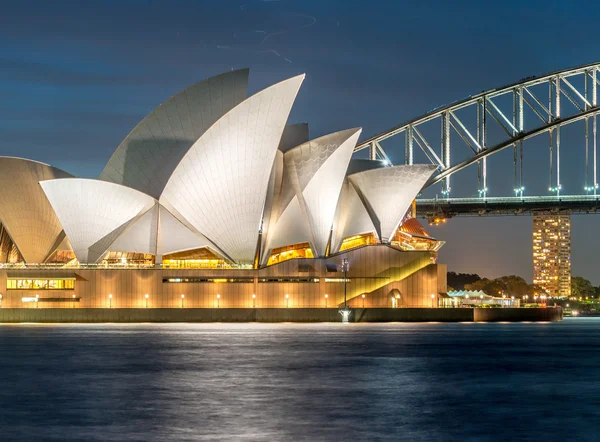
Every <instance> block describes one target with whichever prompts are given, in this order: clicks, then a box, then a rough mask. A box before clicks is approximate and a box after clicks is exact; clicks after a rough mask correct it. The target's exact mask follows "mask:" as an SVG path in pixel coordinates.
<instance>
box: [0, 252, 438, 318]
mask: <svg viewBox="0 0 600 442" xmlns="http://www.w3.org/2000/svg"><path fill="white" fill-rule="evenodd" d="M342 257H347V258H348V260H349V262H350V271H349V272H348V279H350V282H349V283H348V284H347V290H348V299H352V298H353V297H357V296H360V295H361V294H363V293H370V292H372V291H373V290H377V289H379V288H381V287H383V286H385V285H387V284H389V283H391V282H395V281H403V280H404V279H406V278H409V277H411V275H413V274H416V273H418V272H419V271H420V270H421V269H424V268H425V267H427V266H431V265H432V264H431V263H432V259H433V258H432V256H431V254H430V253H429V252H404V251H400V250H397V249H394V248H392V247H389V246H386V245H373V246H367V247H362V248H358V249H355V250H351V251H349V252H346V253H344V254H342V255H337V256H331V257H329V258H326V259H294V260H290V261H286V262H283V263H281V264H277V265H274V266H271V267H267V268H264V269H259V270H224V269H215V270H197V269H189V270H186V269H177V270H170V269H135V268H129V269H124V268H121V269H120V268H110V269H93V270H92V269H85V268H75V269H48V268H42V269H30V268H27V269H0V293H2V295H3V299H2V306H3V307H6V308H31V309H35V308H36V305H35V303H23V302H22V301H21V298H22V297H35V295H36V294H39V296H40V302H39V305H38V307H39V308H65V309H73V308H106V307H108V306H109V303H110V305H111V306H112V307H113V308H144V307H145V304H146V299H145V294H146V293H147V294H148V295H149V299H148V306H149V307H150V308H181V294H184V295H185V299H184V306H185V307H187V308H216V307H217V303H218V304H219V307H221V308H248V307H253V299H252V294H256V301H255V303H256V304H255V305H256V307H263V308H265V307H267V308H285V307H301V308H323V307H325V306H326V305H327V306H329V307H333V306H337V305H340V304H341V303H343V300H344V282H343V276H344V275H343V273H341V272H339V271H335V267H336V265H337V266H339V265H340V264H341V260H342ZM433 266H434V267H435V266H436V265H435V264H433ZM332 268H333V271H331V270H332ZM431 272H432V273H427V276H425V274H422V275H423V277H424V278H428V280H427V281H420V280H419V278H420V277H421V276H418V277H417V276H414V277H412V278H410V280H409V282H407V283H406V284H404V285H403V286H402V287H403V288H402V290H403V293H405V294H406V295H407V296H408V295H409V294H410V296H412V298H411V299H412V300H411V305H419V306H427V305H428V304H427V302H430V300H429V301H428V300H427V296H430V293H433V292H434V291H435V287H434V286H433V285H432V284H433V282H432V280H431V278H432V277H433V276H432V275H434V272H433V270H431ZM9 276H10V277H18V278H22V279H28V278H30V279H36V278H44V277H46V278H60V277H71V278H72V277H75V278H76V281H75V290H71V291H52V290H45V291H44V290H6V287H7V285H6V280H7V278H8V277H9ZM189 277H196V278H198V277H200V278H218V279H230V278H236V279H239V278H250V279H251V282H227V283H215V282H200V283H184V282H181V283H168V282H163V279H167V278H189ZM268 278H271V279H275V278H280V279H282V281H281V282H260V280H261V279H268ZM291 278H302V279H306V280H309V279H318V280H319V281H318V282H293V281H285V280H286V279H288V280H289V279H291ZM73 294H75V295H76V297H77V298H78V299H79V301H80V302H70V301H69V302H54V303H53V302H44V299H45V298H55V297H63V298H71V297H72V295H73ZM109 294H112V295H113V297H112V301H109V299H108V295H109ZM217 294H220V296H221V298H220V299H219V301H217ZM286 294H288V295H289V297H288V298H287V301H286V297H285V295H286ZM325 294H327V295H328V298H327V300H326V299H325ZM382 306H383V305H382Z"/></svg>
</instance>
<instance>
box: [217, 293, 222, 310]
mask: <svg viewBox="0 0 600 442" xmlns="http://www.w3.org/2000/svg"><path fill="white" fill-rule="evenodd" d="M220 306H221V294H219V293H217V308H219V307H220Z"/></svg>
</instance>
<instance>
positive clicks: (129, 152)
mask: <svg viewBox="0 0 600 442" xmlns="http://www.w3.org/2000/svg"><path fill="white" fill-rule="evenodd" d="M303 80H304V75H299V76H296V77H293V78H290V79H288V80H285V81H282V82H280V83H277V84H275V85H273V86H270V87H268V88H266V89H264V90H262V91H260V92H258V93H256V94H255V95H253V96H251V97H250V98H245V97H246V91H247V86H248V70H246V69H243V70H239V71H232V72H228V73H225V74H222V75H218V76H216V77H213V78H209V79H207V80H204V81H202V82H200V83H198V84H196V85H194V86H191V87H189V88H187V89H185V90H184V91H182V92H181V93H179V94H177V95H175V96H174V97H172V98H171V99H169V100H167V101H166V102H165V103H163V104H162V105H161V106H159V107H158V108H156V109H155V110H154V111H153V112H152V113H151V114H150V115H148V116H147V117H146V118H145V119H144V120H143V121H142V122H140V123H139V124H138V125H137V126H136V127H135V128H134V129H133V131H132V132H131V133H130V134H129V135H128V136H127V138H126V139H125V140H124V141H123V142H122V143H121V144H120V145H119V148H118V149H117V150H116V152H115V153H114V155H113V156H112V157H111V159H110V161H109V162H108V164H107V165H106V167H105V169H104V171H103V172H102V175H101V176H100V179H99V180H90V179H79V178H70V175H68V174H67V173H66V172H62V171H60V170H58V169H55V168H52V167H50V166H48V165H45V164H41V163H37V162H33V161H28V160H21V159H15V158H1V157H0V172H2V171H4V172H3V173H0V185H1V186H0V221H1V222H2V223H3V224H4V226H5V227H6V229H7V231H8V232H9V234H10V235H11V237H12V239H13V241H14V242H15V244H16V245H17V248H19V251H20V252H21V254H22V255H23V257H24V258H25V260H26V261H27V262H43V260H44V259H45V258H46V257H47V256H49V255H50V254H51V253H52V252H53V251H54V250H55V249H56V247H57V244H58V243H59V242H60V241H61V239H63V236H64V235H63V233H62V231H61V230H64V234H66V236H67V239H68V242H69V243H70V244H71V246H72V248H73V251H74V252H75V255H76V256H77V258H78V260H79V261H80V262H82V263H85V262H96V261H98V260H100V259H101V258H102V257H103V256H104V255H105V253H106V252H107V251H122V252H139V253H150V254H154V255H156V262H157V263H158V262H160V261H161V256H162V255H164V254H170V253H174V252H179V251H184V250H191V249H197V248H209V249H210V250H211V251H213V252H214V253H215V254H216V255H218V256H221V257H223V258H224V259H226V260H229V261H232V262H235V263H239V264H251V263H254V262H255V259H256V257H257V256H256V254H257V252H259V251H260V252H261V256H260V262H262V263H266V262H267V261H268V258H269V254H270V252H271V250H272V249H273V248H277V247H283V246H288V245H293V244H297V243H305V242H308V243H309V244H310V247H311V248H312V250H313V253H314V255H315V256H324V255H325V254H326V253H327V248H328V245H330V246H331V247H330V251H332V252H336V251H338V250H339V247H340V244H341V242H342V241H343V239H344V238H345V237H348V236H353V235H355V234H359V233H366V232H372V231H374V232H376V234H377V236H378V237H379V239H380V240H381V241H384V242H386V241H389V240H390V238H392V237H393V234H394V232H395V230H396V229H397V228H398V225H399V224H400V222H401V220H402V218H403V216H404V215H405V213H406V211H407V210H408V208H409V207H410V204H411V202H412V200H413V199H414V198H415V197H416V195H417V193H418V192H419V191H420V190H421V188H422V186H423V185H424V184H425V182H426V181H427V179H429V177H430V176H431V175H432V174H433V172H434V170H435V166H432V165H411V166H393V167H384V166H386V165H387V164H384V163H381V162H375V161H364V160H363V161H360V160H359V161H351V157H352V153H353V151H354V147H355V145H356V142H357V141H358V137H359V136H360V133H361V129H356V128H355V129H348V130H344V131H340V132H336V133H333V134H329V135H326V136H323V137H320V138H317V139H314V140H310V141H308V125H307V124H306V123H301V124H295V125H294V124H291V125H288V124H287V120H288V116H289V114H290V111H291V108H292V105H293V103H294V100H295V98H296V95H297V93H298V91H299V88H300V86H301V84H302V82H303ZM40 184H41V186H40ZM261 234H262V236H260V235H261ZM259 239H260V244H259ZM330 241H331V244H330Z"/></svg>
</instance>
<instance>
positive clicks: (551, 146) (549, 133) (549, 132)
mask: <svg viewBox="0 0 600 442" xmlns="http://www.w3.org/2000/svg"><path fill="white" fill-rule="evenodd" d="M548 135H549V136H550V185H549V186H548V190H549V191H550V192H552V169H553V167H552V160H553V159H554V153H553V150H552V148H553V144H554V139H553V136H552V129H550V130H549V131H548Z"/></svg>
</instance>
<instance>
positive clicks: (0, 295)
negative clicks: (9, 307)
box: [0, 293, 2, 308]
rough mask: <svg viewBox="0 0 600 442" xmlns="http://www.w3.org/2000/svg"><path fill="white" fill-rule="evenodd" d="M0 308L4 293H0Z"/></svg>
mask: <svg viewBox="0 0 600 442" xmlns="http://www.w3.org/2000/svg"><path fill="white" fill-rule="evenodd" d="M0 308H2V294H1V293H0Z"/></svg>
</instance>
